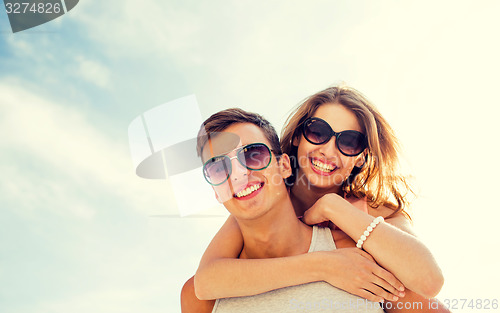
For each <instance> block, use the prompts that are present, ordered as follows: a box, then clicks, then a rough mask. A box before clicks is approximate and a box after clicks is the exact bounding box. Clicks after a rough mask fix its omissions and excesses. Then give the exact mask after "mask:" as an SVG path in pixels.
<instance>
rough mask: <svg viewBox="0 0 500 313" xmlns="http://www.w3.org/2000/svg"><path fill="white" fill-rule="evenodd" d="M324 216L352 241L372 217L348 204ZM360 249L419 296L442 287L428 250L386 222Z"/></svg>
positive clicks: (439, 271)
mask: <svg viewBox="0 0 500 313" xmlns="http://www.w3.org/2000/svg"><path fill="white" fill-rule="evenodd" d="M327 214H328V218H329V219H330V220H331V221H332V222H333V223H334V224H335V225H337V226H338V227H339V228H340V229H342V231H344V232H345V233H346V234H347V235H349V237H351V238H352V239H353V240H354V241H355V242H357V241H358V239H359V238H360V236H361V235H362V234H363V232H364V231H365V230H366V228H367V226H368V225H369V224H370V223H371V222H372V221H373V216H371V215H369V214H367V213H365V212H362V211H360V210H358V209H355V208H353V207H352V205H351V204H349V203H347V202H343V203H342V204H341V205H335V206H332V207H330V209H329V210H328V213H327ZM363 249H364V250H365V251H367V252H368V253H370V254H371V255H372V256H373V258H374V259H375V260H376V261H377V263H378V264H380V265H381V266H382V267H384V268H385V269H387V270H388V271H390V272H391V273H392V274H394V275H395V276H396V277H397V278H398V279H399V280H400V281H401V282H402V283H403V284H404V285H405V286H406V287H407V288H409V289H411V290H413V291H415V292H417V293H418V294H421V295H423V296H425V297H428V298H432V297H434V296H435V295H436V294H437V293H438V292H439V290H440V289H441V287H442V285H443V275H442V273H441V270H440V268H439V266H438V265H437V263H436V261H435V260H434V257H433V256H432V254H431V252H430V251H429V249H427V247H426V246H425V245H424V244H423V243H422V242H421V241H420V240H418V239H417V238H416V237H415V236H413V235H410V234H408V233H407V232H404V231H402V230H400V229H399V228H397V227H395V226H393V225H391V224H389V223H387V222H384V223H380V224H379V225H378V226H377V227H376V228H375V229H374V230H373V231H372V232H371V234H370V235H369V237H368V238H367V239H366V241H365V242H364V244H363Z"/></svg>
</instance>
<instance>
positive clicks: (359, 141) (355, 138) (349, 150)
mask: <svg viewBox="0 0 500 313" xmlns="http://www.w3.org/2000/svg"><path fill="white" fill-rule="evenodd" d="M337 144H338V147H339V150H340V151H342V153H344V154H347V155H357V154H360V153H361V152H362V151H363V150H364V149H365V136H364V135H363V134H362V133H360V132H357V131H353V130H347V131H343V132H342V133H341V134H340V136H339V138H338V141H337Z"/></svg>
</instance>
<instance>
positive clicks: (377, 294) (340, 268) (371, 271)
mask: <svg viewBox="0 0 500 313" xmlns="http://www.w3.org/2000/svg"><path fill="white" fill-rule="evenodd" d="M319 253H323V254H325V255H324V257H325V258H326V260H325V262H323V264H324V267H323V271H324V274H326V275H324V276H322V277H323V279H324V280H325V281H326V282H328V283H329V284H331V285H333V286H336V287H337V288H340V289H343V290H345V291H347V292H349V293H352V294H354V295H356V296H359V297H363V298H365V299H368V300H371V301H375V302H383V301H384V300H388V301H397V300H398V299H399V297H404V295H405V293H404V290H405V289H404V286H403V284H402V283H401V282H400V281H399V280H398V279H397V278H396V277H395V276H394V275H392V274H391V273H390V272H388V271H387V270H385V269H383V268H382V267H380V266H379V265H378V264H377V263H375V261H374V260H373V258H372V257H371V256H370V255H369V254H368V253H366V252H364V251H362V250H360V249H358V248H343V249H337V250H334V251H324V252H319Z"/></svg>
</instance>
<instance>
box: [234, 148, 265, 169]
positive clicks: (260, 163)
mask: <svg viewBox="0 0 500 313" xmlns="http://www.w3.org/2000/svg"><path fill="white" fill-rule="evenodd" d="M238 159H239V160H240V162H241V164H243V165H244V166H246V167H247V168H249V169H251V170H261V169H263V168H265V167H267V166H268V165H269V163H270V162H271V152H270V151H269V148H268V147H267V146H266V145H263V144H252V145H248V146H246V147H244V148H243V149H241V150H240V152H239V153H238Z"/></svg>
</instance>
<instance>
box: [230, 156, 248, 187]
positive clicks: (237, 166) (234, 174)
mask: <svg viewBox="0 0 500 313" xmlns="http://www.w3.org/2000/svg"><path fill="white" fill-rule="evenodd" d="M231 167H232V171H231V177H230V179H231V180H232V181H234V182H238V183H242V181H246V180H247V177H248V172H249V169H248V168H246V167H245V166H243V165H242V164H241V162H240V161H239V160H238V158H236V157H232V158H231Z"/></svg>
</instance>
